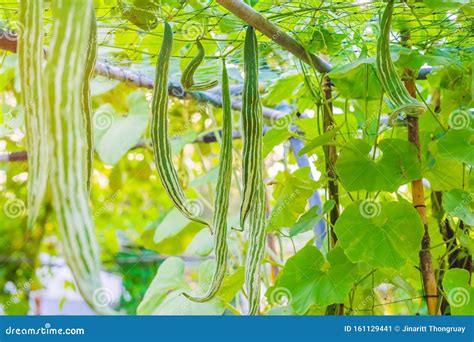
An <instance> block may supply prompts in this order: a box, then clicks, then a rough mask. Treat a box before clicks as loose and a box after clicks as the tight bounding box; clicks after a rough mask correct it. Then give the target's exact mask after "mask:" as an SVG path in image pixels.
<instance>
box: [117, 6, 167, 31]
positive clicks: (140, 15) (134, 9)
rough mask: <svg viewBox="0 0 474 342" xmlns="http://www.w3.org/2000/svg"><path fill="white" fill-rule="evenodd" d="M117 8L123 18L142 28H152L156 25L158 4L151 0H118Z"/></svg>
mask: <svg viewBox="0 0 474 342" xmlns="http://www.w3.org/2000/svg"><path fill="white" fill-rule="evenodd" d="M119 8H120V11H121V12H122V15H123V17H124V18H125V19H127V20H129V21H130V22H131V23H132V24H134V25H136V26H138V27H139V28H141V29H143V30H147V31H150V30H153V29H154V28H155V27H156V26H157V25H158V18H157V14H158V10H159V6H158V4H157V3H156V2H155V1H153V0H132V1H131V0H120V1H119Z"/></svg>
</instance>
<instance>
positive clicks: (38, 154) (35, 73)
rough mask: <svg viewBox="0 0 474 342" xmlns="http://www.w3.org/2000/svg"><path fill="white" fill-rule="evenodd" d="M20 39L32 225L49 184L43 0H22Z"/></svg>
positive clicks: (29, 221)
mask: <svg viewBox="0 0 474 342" xmlns="http://www.w3.org/2000/svg"><path fill="white" fill-rule="evenodd" d="M19 25H20V28H21V31H20V37H19V39H18V62H19V66H20V68H19V69H20V80H21V96H22V102H23V108H24V113H25V126H26V133H27V147H28V220H27V225H28V228H31V227H32V226H33V225H34V223H35V221H36V218H37V216H38V213H39V210H40V208H41V204H42V202H43V198H44V194H45V191H46V185H47V183H48V165H49V153H48V145H47V144H48V131H47V122H46V121H47V118H46V113H45V111H44V105H43V101H44V100H43V96H44V95H43V66H44V51H43V36H44V33H43V1H42V0H21V1H20V11H19Z"/></svg>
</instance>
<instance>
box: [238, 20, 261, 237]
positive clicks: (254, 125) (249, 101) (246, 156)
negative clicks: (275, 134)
mask: <svg viewBox="0 0 474 342" xmlns="http://www.w3.org/2000/svg"><path fill="white" fill-rule="evenodd" d="M257 54H258V50H257V38H256V36H255V32H254V31H253V28H252V27H251V26H249V27H248V29H247V32H246V35H245V42H244V63H245V64H244V73H245V79H244V90H243V95H242V117H241V121H242V130H243V140H244V145H243V161H242V163H243V171H242V178H243V179H242V183H243V199H242V203H241V206H240V226H241V228H243V227H244V224H245V220H246V218H247V216H248V214H249V211H250V208H251V207H252V204H253V203H252V201H253V200H254V196H255V193H256V191H257V188H258V185H259V182H260V181H261V179H262V161H261V159H262V157H261V156H260V153H261V151H262V144H263V142H262V129H263V118H262V105H261V103H260V94H259V90H258V56H257Z"/></svg>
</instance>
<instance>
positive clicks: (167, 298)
mask: <svg viewBox="0 0 474 342" xmlns="http://www.w3.org/2000/svg"><path fill="white" fill-rule="evenodd" d="M213 270H214V260H207V261H205V262H203V263H202V264H201V265H200V266H199V271H198V287H199V288H200V289H201V291H204V290H205V289H206V288H207V286H208V285H209V283H210V281H211V279H212V272H213ZM243 282H244V271H243V269H242V268H238V269H237V270H236V271H235V272H234V273H232V274H230V275H228V276H227V277H226V278H225V279H224V282H223V285H222V288H221V290H220V291H219V292H218V293H217V295H216V297H214V298H213V299H212V300H210V301H208V302H205V303H197V302H193V301H191V300H189V299H187V298H186V297H185V296H183V292H187V293H190V292H192V290H191V289H190V287H189V285H188V284H187V283H186V281H185V280H184V262H183V260H182V259H180V258H176V257H170V258H168V259H166V260H165V261H164V262H163V264H161V266H160V268H159V269H158V272H157V274H156V276H155V278H154V279H153V282H152V283H151V285H150V286H149V287H148V290H147V292H146V293H145V296H144V297H143V300H142V302H141V303H140V305H139V306H138V309H137V314H139V315H222V314H223V313H224V310H225V303H227V302H229V301H231V300H232V298H234V297H235V295H236V294H237V292H238V291H239V290H240V289H241V288H242V285H243Z"/></svg>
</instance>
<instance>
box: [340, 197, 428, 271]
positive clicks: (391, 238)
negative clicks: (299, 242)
mask: <svg viewBox="0 0 474 342" xmlns="http://www.w3.org/2000/svg"><path fill="white" fill-rule="evenodd" d="M334 230H335V232H336V235H337V237H338V243H340V246H341V247H342V248H343V249H344V251H345V253H346V255H347V256H348V257H349V259H350V260H351V261H353V262H366V263H367V264H369V265H370V266H371V267H391V268H395V269H400V268H402V267H403V266H404V265H405V263H406V262H407V260H411V261H413V262H417V260H418V251H419V250H420V247H421V238H422V236H423V225H422V222H421V219H420V217H419V215H418V213H417V212H416V210H415V209H414V208H413V207H412V205H411V204H409V203H407V202H384V203H375V202H369V201H358V202H355V203H352V204H350V205H349V206H348V207H347V208H346V209H345V210H344V211H343V212H342V214H341V216H340V217H339V219H338V220H337V222H336V225H335V227H334Z"/></svg>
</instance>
